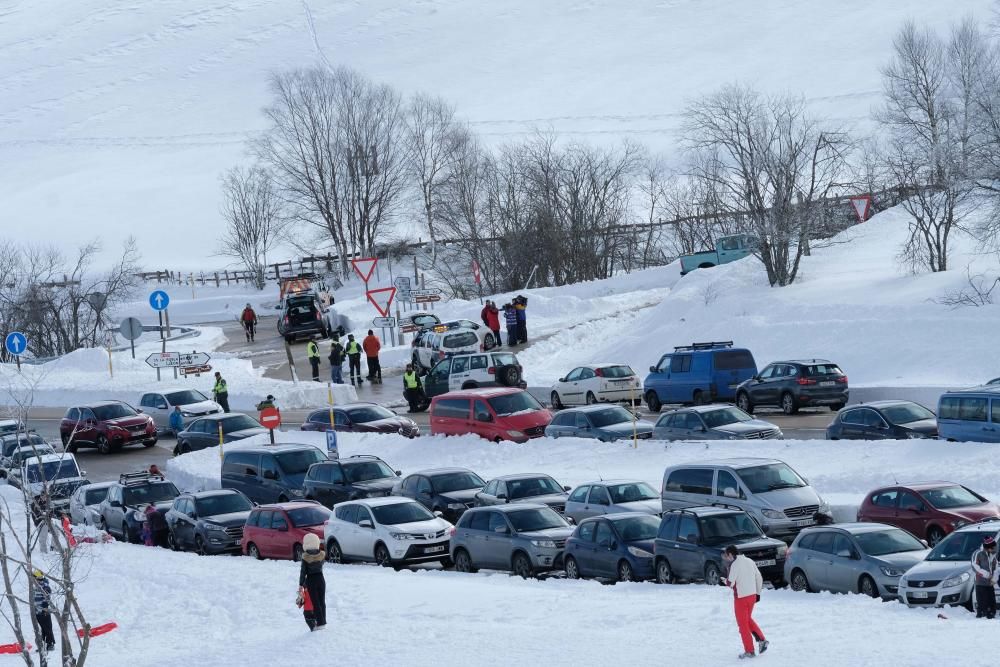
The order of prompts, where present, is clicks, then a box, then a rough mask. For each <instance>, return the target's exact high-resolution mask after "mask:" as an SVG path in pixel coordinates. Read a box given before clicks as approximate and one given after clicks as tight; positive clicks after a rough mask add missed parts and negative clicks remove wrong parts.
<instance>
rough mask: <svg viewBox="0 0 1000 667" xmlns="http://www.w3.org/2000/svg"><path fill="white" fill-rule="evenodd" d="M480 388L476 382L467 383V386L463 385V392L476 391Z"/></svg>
mask: <svg viewBox="0 0 1000 667" xmlns="http://www.w3.org/2000/svg"><path fill="white" fill-rule="evenodd" d="M478 386H479V385H478V384H476V383H475V382H466V383H465V384H463V385H462V391H465V390H466V389H475V388H476V387H478Z"/></svg>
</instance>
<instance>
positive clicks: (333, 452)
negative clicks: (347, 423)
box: [326, 427, 340, 459]
mask: <svg viewBox="0 0 1000 667" xmlns="http://www.w3.org/2000/svg"><path fill="white" fill-rule="evenodd" d="M326 458H328V459H339V458H340V451H339V450H338V449H337V432H336V431H334V430H333V428H332V427H331V428H330V430H329V431H327V432H326Z"/></svg>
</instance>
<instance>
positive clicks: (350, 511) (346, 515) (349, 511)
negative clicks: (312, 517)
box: [333, 505, 358, 523]
mask: <svg viewBox="0 0 1000 667" xmlns="http://www.w3.org/2000/svg"><path fill="white" fill-rule="evenodd" d="M333 515H334V516H335V517H337V518H338V519H340V520H341V521H346V522H347V523H357V522H358V506H357V505H341V506H339V507H337V509H336V510H334V513H333Z"/></svg>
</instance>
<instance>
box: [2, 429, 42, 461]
mask: <svg viewBox="0 0 1000 667" xmlns="http://www.w3.org/2000/svg"><path fill="white" fill-rule="evenodd" d="M47 444H48V443H47V442H45V441H44V440H42V436H40V435H34V434H31V435H22V436H21V437H19V438H10V439H5V440H4V443H3V455H4V456H10V455H11V454H13V453H14V450H15V449H20V448H22V447H23V448H24V449H31V448H32V447H39V446H42V445H47Z"/></svg>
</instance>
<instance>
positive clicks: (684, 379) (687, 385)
mask: <svg viewBox="0 0 1000 667" xmlns="http://www.w3.org/2000/svg"><path fill="white" fill-rule="evenodd" d="M691 356H692V355H690V354H675V355H673V358H672V359H671V360H670V375H669V377H668V379H669V382H668V383H667V391H666V394H667V402H668V403H690V402H691V400H692V399H693V397H694V382H693V380H692V379H691Z"/></svg>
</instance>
